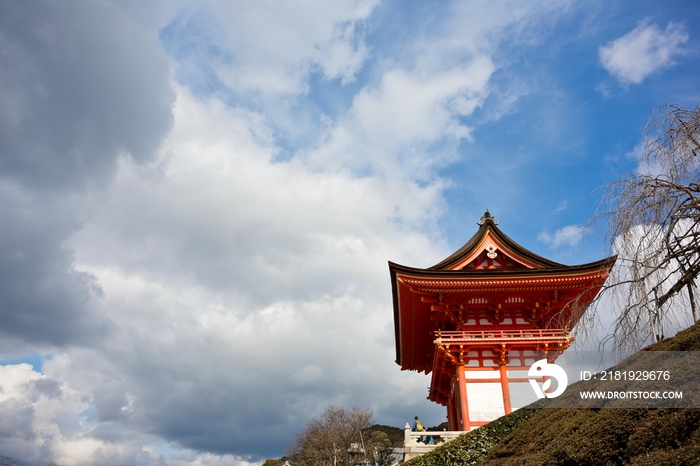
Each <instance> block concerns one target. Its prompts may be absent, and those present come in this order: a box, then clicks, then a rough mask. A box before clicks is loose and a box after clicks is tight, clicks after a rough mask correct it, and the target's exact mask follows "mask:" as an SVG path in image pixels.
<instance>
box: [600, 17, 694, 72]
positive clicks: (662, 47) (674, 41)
mask: <svg viewBox="0 0 700 466" xmlns="http://www.w3.org/2000/svg"><path fill="white" fill-rule="evenodd" d="M688 38H689V36H688V34H687V33H686V32H685V27H684V26H683V25H682V24H677V23H673V22H669V23H668V25H667V26H666V30H665V31H661V30H659V28H658V27H657V26H656V24H650V23H649V20H644V21H640V22H639V23H638V24H637V27H635V28H634V29H633V30H632V31H630V32H628V33H627V34H625V35H624V36H622V37H619V38H617V39H615V40H613V41H611V42H609V43H608V44H607V45H605V46H602V47H600V49H599V50H598V54H599V56H600V61H601V63H602V64H603V67H604V68H605V69H606V70H608V72H609V73H610V74H612V75H613V76H614V77H615V78H616V79H617V80H618V81H619V82H620V84H623V85H628V84H639V83H641V82H642V81H643V80H644V78H646V77H647V76H649V75H650V74H652V73H654V72H655V71H658V70H661V69H666V68H670V67H672V66H673V65H674V64H675V62H674V61H673V59H674V57H676V56H678V55H679V54H681V52H682V49H681V47H680V46H681V44H684V43H685V42H687V41H688Z"/></svg>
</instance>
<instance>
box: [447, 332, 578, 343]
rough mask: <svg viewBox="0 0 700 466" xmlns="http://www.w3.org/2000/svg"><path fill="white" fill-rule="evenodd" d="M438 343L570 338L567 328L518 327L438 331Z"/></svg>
mask: <svg viewBox="0 0 700 466" xmlns="http://www.w3.org/2000/svg"><path fill="white" fill-rule="evenodd" d="M435 338H436V343H437V342H438V341H440V342H442V343H450V342H455V343H457V342H460V341H465V342H467V341H468V342H474V341H483V340H489V341H494V340H497V341H522V340H533V341H536V340H549V341H552V340H570V339H571V337H570V336H569V331H568V330H566V329H518V330H468V331H438V332H437V334H436V335H435Z"/></svg>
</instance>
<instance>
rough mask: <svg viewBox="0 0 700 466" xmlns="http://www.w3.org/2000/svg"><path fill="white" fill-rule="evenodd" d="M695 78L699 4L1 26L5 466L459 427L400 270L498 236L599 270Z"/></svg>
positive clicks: (46, 9) (533, 5) (203, 456)
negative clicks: (625, 177) (356, 428)
mask: <svg viewBox="0 0 700 466" xmlns="http://www.w3.org/2000/svg"><path fill="white" fill-rule="evenodd" d="M699 59H700V10H699V9H698V8H697V3H696V2H695V1H693V0H690V1H686V2H683V1H672V2H666V3H665V4H664V5H663V6H662V5H661V3H660V2H657V1H638V0H629V1H623V0H620V1H607V0H606V1H602V0H601V1H592V2H567V1H540V2H521V1H512V2H508V1H493V0H489V1H473V0H470V1H432V2H426V1H404V0H402V1H399V0H388V1H380V0H335V1H333V2H329V1H325V0H305V1H280V0H276V1H275V0H256V1H215V0H204V1H199V2H185V1H180V2H173V1H167V2H165V1H162V2H161V1H158V0H154V1H150V2H142V1H131V0H123V1H108V0H74V1H70V2H57V1H33V0H26V1H21V2H10V1H5V2H2V3H0V387H1V390H0V455H6V456H12V457H14V458H15V460H14V462H16V463H17V464H18V465H47V464H52V465H53V464H55V465H59V466H63V465H125V464H135V465H159V466H162V465H173V466H180V465H251V464H259V463H260V461H262V460H263V459H264V458H267V457H279V456H281V455H282V454H283V452H284V449H285V447H286V446H287V445H288V444H289V443H290V441H291V440H292V439H293V437H294V433H295V431H298V430H299V429H301V428H302V427H303V425H304V424H305V423H306V422H307V421H308V420H309V419H310V418H312V417H314V416H315V415H317V414H318V413H319V412H320V411H322V410H323V409H324V408H325V407H326V406H328V405H329V404H332V403H333V404H336V405H341V406H346V407H351V406H353V405H356V406H360V407H364V408H369V409H372V410H373V411H374V418H375V420H376V421H377V422H379V423H382V424H389V425H394V426H397V427H401V426H403V425H404V424H405V423H406V422H407V421H410V420H411V419H412V417H413V416H414V415H416V414H418V415H420V416H421V417H422V419H423V420H424V424H427V425H434V424H438V423H440V422H442V421H444V419H445V411H444V409H443V408H442V407H439V406H437V405H432V404H431V403H429V402H428V401H427V400H426V399H425V398H426V396H427V390H426V387H427V386H428V384H429V377H428V376H425V375H419V374H415V373H402V372H401V371H400V370H399V367H398V366H397V365H396V364H395V363H394V358H395V353H394V336H393V322H392V318H393V316H392V309H391V287H390V282H389V272H388V268H387V261H388V260H391V261H394V262H398V263H401V264H405V265H410V266H416V267H426V266H430V265H432V264H434V263H436V262H438V261H439V260H441V259H442V258H444V257H446V256H447V255H448V254H449V253H451V252H452V251H454V250H455V249H457V248H458V247H459V246H461V245H462V244H463V243H464V242H465V241H466V240H468V239H469V238H470V237H471V236H472V235H473V233H474V232H475V231H476V228H477V226H476V224H475V222H476V221H477V220H478V219H479V217H480V216H481V215H482V214H483V212H484V210H485V209H486V208H488V209H490V211H491V213H492V214H493V215H495V216H496V218H497V219H498V220H499V221H500V226H501V227H502V229H503V230H504V231H505V232H506V234H508V235H509V236H511V237H512V238H514V239H515V240H517V241H518V242H520V243H521V244H523V245H524V246H526V247H528V248H529V249H532V250H533V251H535V252H537V253H539V254H541V255H544V256H546V257H549V258H551V259H553V260H556V261H559V262H563V263H567V264H577V263H584V262H589V261H593V260H597V259H600V258H603V257H605V255H606V254H607V251H606V250H605V247H604V244H603V240H602V237H601V235H600V234H599V233H596V232H593V233H590V234H585V232H584V231H583V226H584V225H586V223H587V222H588V220H589V219H590V217H591V216H592V215H593V214H594V212H595V210H596V207H597V202H598V200H599V198H600V192H599V191H596V190H597V189H598V188H599V187H601V186H603V185H605V184H606V183H609V182H611V181H613V180H615V179H616V178H617V177H618V176H619V173H620V172H623V171H630V170H634V169H635V164H636V160H637V159H636V156H635V154H636V150H637V149H636V147H638V144H639V142H640V137H641V131H642V129H643V127H644V125H645V123H646V121H647V120H648V118H649V116H650V115H651V112H652V110H653V109H654V107H656V106H658V105H660V104H663V103H677V104H680V105H683V106H686V107H695V106H696V105H697V104H698V98H699V96H700V87H699V86H698V85H699V84H700V82H699V81H698V76H700V65H699V64H700V60H699Z"/></svg>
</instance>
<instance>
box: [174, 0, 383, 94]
mask: <svg viewBox="0 0 700 466" xmlns="http://www.w3.org/2000/svg"><path fill="white" fill-rule="evenodd" d="M377 3H378V2H377V0H342V1H337V2H332V3H329V2H324V1H318V0H316V1H310V2H309V1H289V2H276V1H274V0H264V1H257V2H222V1H208V2H206V8H197V9H193V10H191V11H189V12H187V13H183V14H182V16H181V17H180V19H179V20H178V21H177V22H176V23H175V26H172V25H171V26H169V27H174V28H175V30H174V33H175V34H176V35H178V36H180V38H178V40H183V37H184V40H185V42H182V43H180V44H175V46H176V47H178V48H188V49H192V48H193V47H194V48H195V49H196V53H197V54H199V55H200V56H199V57H198V58H197V59H195V60H194V61H190V60H187V61H184V62H182V63H181V64H180V66H184V67H189V70H186V71H187V72H189V73H192V75H197V74H199V73H201V72H202V70H201V68H202V64H203V63H207V64H208V65H209V66H211V67H212V70H213V71H214V72H215V74H216V75H217V77H218V79H220V80H221V81H222V82H223V83H224V84H225V85H226V86H228V87H229V88H230V89H232V90H233V91H234V92H236V93H240V94H242V95H248V94H251V93H252V94H253V95H255V94H263V95H271V96H284V95H295V94H299V93H303V92H305V91H306V90H307V84H306V78H307V77H308V75H309V73H311V72H313V71H316V70H320V71H321V72H322V74H323V76H324V77H326V78H327V79H340V80H341V81H342V82H343V83H348V82H351V81H353V80H354V76H355V73H357V71H359V69H360V68H361V66H362V64H363V62H364V60H365V59H366V57H367V48H366V46H365V45H364V43H363V38H362V34H361V30H360V26H361V24H362V22H363V21H364V20H366V19H367V18H368V17H369V15H370V14H371V13H372V11H373V10H374V8H375V6H376V5H377Z"/></svg>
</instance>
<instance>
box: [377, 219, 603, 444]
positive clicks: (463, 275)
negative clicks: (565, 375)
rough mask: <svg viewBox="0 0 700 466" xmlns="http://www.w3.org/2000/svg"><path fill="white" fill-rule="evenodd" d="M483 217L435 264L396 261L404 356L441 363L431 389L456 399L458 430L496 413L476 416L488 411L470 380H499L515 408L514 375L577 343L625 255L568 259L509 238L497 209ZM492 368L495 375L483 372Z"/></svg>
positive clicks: (400, 355)
mask: <svg viewBox="0 0 700 466" xmlns="http://www.w3.org/2000/svg"><path fill="white" fill-rule="evenodd" d="M478 224H479V230H478V231H477V232H476V234H475V235H474V236H473V237H472V238H471V239H470V240H469V241H468V242H467V243H466V244H465V245H464V246H462V247H461V248H460V249H459V250H458V251H456V252H455V253H454V254H452V255H451V256H449V257H448V258H446V259H445V260H443V261H441V262H440V263H438V264H436V265H434V266H432V267H430V268H427V269H418V268H412V267H406V266H402V265H398V264H394V263H392V262H389V269H390V272H391V282H392V291H393V300H394V326H395V333H396V362H397V364H399V365H400V366H401V369H402V370H414V371H418V372H424V373H426V374H428V373H432V378H431V381H430V388H429V394H428V399H429V400H431V401H434V402H436V403H439V404H441V405H443V406H446V407H447V420H448V425H449V427H448V429H449V430H470V429H471V428H473V427H478V426H480V425H483V424H486V423H488V422H489V421H490V420H493V419H489V420H483V419H480V420H474V419H473V417H474V416H470V413H471V414H479V411H478V408H476V407H472V408H471V409H470V405H469V397H468V394H467V386H468V384H485V383H498V384H499V385H500V391H501V395H502V400H503V408H502V411H503V413H504V414H509V413H510V412H511V411H512V409H511V398H510V389H509V382H511V383H512V382H524V381H526V380H527V379H518V378H513V377H510V378H509V376H508V371H518V370H527V369H528V368H529V367H530V365H532V364H533V363H534V362H535V361H537V360H539V359H544V358H546V359H547V360H548V362H553V361H554V360H555V359H556V358H557V357H558V356H559V355H560V354H562V353H563V352H564V350H566V349H567V348H568V347H569V345H570V343H571V342H572V341H573V338H572V337H571V336H570V331H571V329H572V328H573V326H574V325H575V324H576V323H577V322H578V320H579V319H580V317H581V316H582V315H583V313H584V312H585V310H586V308H587V307H588V306H589V304H590V303H591V301H592V300H593V299H594V298H595V296H596V295H597V294H598V291H599V290H600V288H601V287H602V285H603V283H604V282H605V280H606V278H607V277H608V275H609V272H610V269H611V268H612V266H613V264H614V263H615V259H616V258H615V257H610V258H608V259H605V260H602V261H598V262H593V263H590V264H583V265H577V266H566V265H563V264H559V263H556V262H553V261H550V260H548V259H545V258H544V257H541V256H538V255H536V254H534V253H533V252H531V251H528V250H527V249H525V248H523V247H522V246H520V245H518V244H517V243H516V242H514V241H513V240H512V239H510V238H508V237H507V236H506V235H505V234H503V232H501V231H500V230H499V229H498V227H497V226H496V225H498V222H496V220H495V218H494V217H493V216H491V214H490V213H489V212H488V210H487V211H486V213H485V214H484V216H483V217H481V220H480V221H479V222H478ZM484 371H493V372H494V376H493V377H487V378H483V376H482V377H479V378H475V377H474V376H476V375H477V372H478V373H479V374H481V375H483V372H484ZM470 374H472V375H473V376H472V375H470ZM476 417H478V416H476ZM482 417H483V416H482ZM493 417H494V418H495V417H497V416H493Z"/></svg>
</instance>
